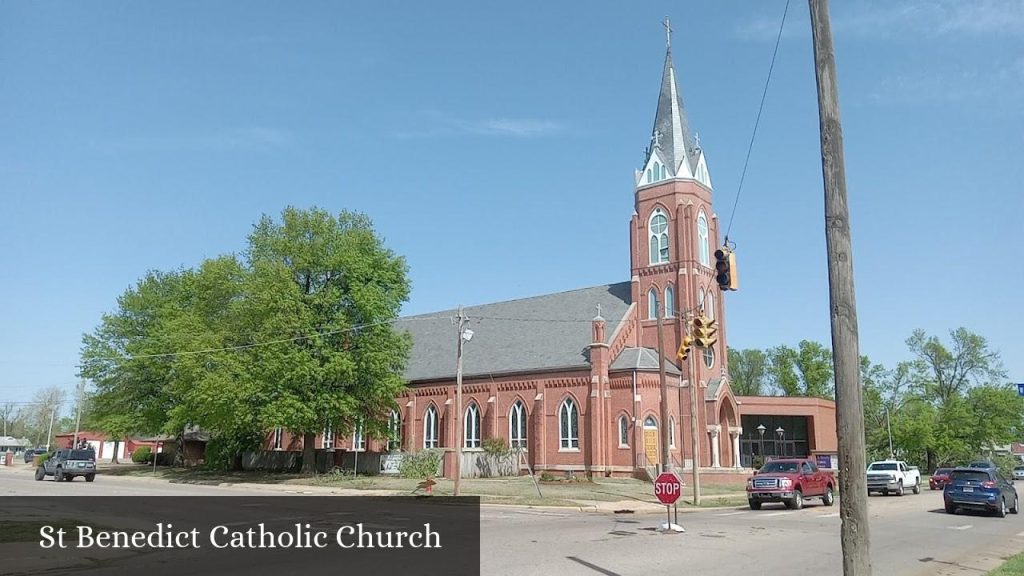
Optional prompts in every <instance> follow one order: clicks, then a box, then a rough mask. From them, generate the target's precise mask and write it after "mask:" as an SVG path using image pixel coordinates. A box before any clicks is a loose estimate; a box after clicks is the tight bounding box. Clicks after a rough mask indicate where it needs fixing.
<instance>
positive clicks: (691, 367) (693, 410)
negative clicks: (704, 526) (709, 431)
mask: <svg viewBox="0 0 1024 576" xmlns="http://www.w3.org/2000/svg"><path fill="white" fill-rule="evenodd" d="M689 326H690V323H689V322H687V328H686V329H687V331H689V329H690V328H689ZM687 357H688V358H689V362H687V368H688V371H689V374H688V375H687V377H688V378H689V379H690V454H691V457H692V462H691V466H692V468H693V505H694V506H700V441H699V440H698V436H697V364H696V359H695V358H694V354H693V353H692V350H691V353H690V354H687Z"/></svg>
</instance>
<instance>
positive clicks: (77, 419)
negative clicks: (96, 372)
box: [71, 378, 85, 448]
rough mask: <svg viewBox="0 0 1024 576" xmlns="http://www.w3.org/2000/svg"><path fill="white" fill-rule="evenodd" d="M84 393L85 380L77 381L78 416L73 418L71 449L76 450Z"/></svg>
mask: <svg viewBox="0 0 1024 576" xmlns="http://www.w3.org/2000/svg"><path fill="white" fill-rule="evenodd" d="M84 391H85V378H82V379H80V380H79V381H78V410H77V412H78V415H77V416H75V443H74V444H72V446H71V447H72V448H78V430H79V428H80V427H81V425H82V393H83V392H84Z"/></svg>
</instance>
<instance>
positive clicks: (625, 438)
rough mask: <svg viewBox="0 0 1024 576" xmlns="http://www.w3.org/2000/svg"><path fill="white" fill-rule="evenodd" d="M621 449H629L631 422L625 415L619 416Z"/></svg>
mask: <svg viewBox="0 0 1024 576" xmlns="http://www.w3.org/2000/svg"><path fill="white" fill-rule="evenodd" d="M619 448H629V420H628V419H627V418H626V416H625V414H623V415H622V416H619Z"/></svg>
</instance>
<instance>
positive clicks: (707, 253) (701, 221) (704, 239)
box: [697, 210, 711, 266]
mask: <svg viewBox="0 0 1024 576" xmlns="http://www.w3.org/2000/svg"><path fill="white" fill-rule="evenodd" d="M697 250H699V253H698V254H697V258H698V260H699V261H700V263H701V264H703V265H705V266H711V248H710V245H709V244H708V218H707V216H705V215H704V211H703V210H701V212H700V215H699V216H697Z"/></svg>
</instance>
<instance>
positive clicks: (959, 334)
mask: <svg viewBox="0 0 1024 576" xmlns="http://www.w3.org/2000/svg"><path fill="white" fill-rule="evenodd" d="M949 336H950V341H951V342H950V346H949V347H947V346H946V345H945V344H943V343H942V341H941V340H939V339H938V338H937V337H935V336H928V335H927V334H925V332H924V330H915V331H914V333H913V335H911V337H910V338H908V339H907V346H908V347H909V348H910V352H911V353H912V354H914V356H915V357H916V358H917V360H918V362H919V370H920V371H921V372H922V373H923V376H924V377H925V380H926V382H925V387H926V391H927V392H928V394H929V395H931V396H932V397H933V398H934V399H935V400H936V401H937V402H939V403H940V404H945V403H946V402H947V401H948V400H950V399H951V398H953V397H955V396H958V395H961V394H964V393H966V392H967V389H968V388H970V387H971V386H974V385H977V384H982V383H1003V382H1004V380H1005V378H1006V372H1005V370H1003V366H1002V362H1001V361H1000V359H999V352H997V351H994V350H990V349H989V347H988V341H987V340H986V339H985V338H984V337H982V336H979V335H978V334H975V333H973V332H971V331H969V330H967V329H966V328H962V327H961V328H957V329H956V330H952V331H950V333H949Z"/></svg>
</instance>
